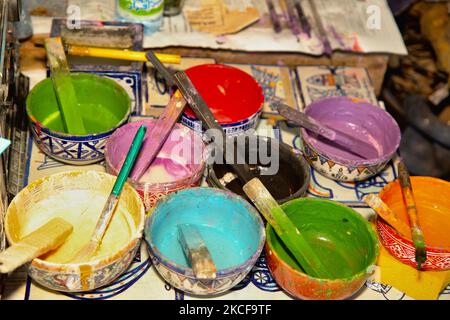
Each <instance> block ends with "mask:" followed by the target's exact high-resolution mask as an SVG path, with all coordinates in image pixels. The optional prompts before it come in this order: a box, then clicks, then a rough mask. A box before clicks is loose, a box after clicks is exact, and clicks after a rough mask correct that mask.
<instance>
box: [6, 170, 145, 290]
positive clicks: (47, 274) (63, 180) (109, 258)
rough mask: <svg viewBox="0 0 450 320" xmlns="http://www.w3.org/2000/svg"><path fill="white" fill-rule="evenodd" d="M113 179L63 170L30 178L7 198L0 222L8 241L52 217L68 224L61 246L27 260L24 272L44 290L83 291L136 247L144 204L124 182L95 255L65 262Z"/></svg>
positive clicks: (120, 265) (118, 267)
mask: <svg viewBox="0 0 450 320" xmlns="http://www.w3.org/2000/svg"><path fill="white" fill-rule="evenodd" d="M114 181H115V177H114V176H111V175H109V174H106V173H101V172H97V171H86V172H82V171H75V172H64V173H60V174H55V175H52V176H48V177H45V178H42V179H39V180H37V181H35V182H33V183H31V184H30V185H28V186H27V187H26V188H25V189H23V190H22V191H21V192H20V193H19V194H18V195H17V196H16V197H15V198H14V199H13V201H12V202H11V204H10V206H9V208H8V210H7V213H6V221H5V222H6V224H5V226H6V235H7V237H8V241H9V243H10V244H14V243H16V242H18V241H19V240H20V239H21V238H22V237H24V236H26V235H27V234H29V233H30V232H32V231H34V230H36V229H37V228H39V227H40V226H42V225H43V224H45V223H46V222H48V221H49V220H50V219H52V218H54V217H61V218H63V219H65V220H67V221H68V222H70V223H71V224H72V225H73V228H74V229H73V232H72V234H71V235H70V236H69V238H68V239H67V240H66V241H65V242H64V244H63V245H62V246H60V247H59V248H58V249H56V250H54V251H52V252H50V253H48V254H46V255H45V256H42V257H39V259H34V260H33V261H32V262H31V264H30V268H29V273H30V276H31V277H32V278H33V279H34V280H36V281H37V282H38V283H40V284H42V285H43V286H46V287H48V288H50V289H55V290H60V291H87V290H92V289H95V288H98V287H100V286H103V285H106V284H108V283H110V282H111V281H112V280H114V279H115V278H116V277H118V276H119V275H120V274H122V272H124V271H125V270H126V268H127V267H128V265H129V264H130V263H131V260H132V258H133V257H134V254H135V252H136V250H137V248H138V246H139V242H140V238H141V236H142V232H143V226H144V219H145V210H144V205H143V203H142V201H141V200H140V198H139V195H138V194H137V192H136V191H135V190H134V189H133V188H132V187H131V186H130V185H129V184H126V185H125V187H124V189H123V191H122V194H121V198H120V201H119V204H118V207H117V209H116V211H115V213H114V216H113V219H112V221H111V223H110V225H109V227H108V229H107V231H106V234H105V237H104V238H103V241H102V244H101V246H100V248H99V251H98V252H97V254H96V255H95V256H93V257H92V258H91V259H89V261H83V262H80V263H72V262H71V261H70V260H71V258H72V257H73V256H74V255H75V254H76V253H77V252H78V251H79V250H80V249H81V248H82V247H83V246H85V245H86V244H87V243H88V242H89V240H90V238H91V235H92V232H93V230H94V228H95V224H96V222H97V219H98V217H99V215H100V213H101V212H102V209H103V206H104V204H105V202H106V199H107V197H108V195H109V193H110V191H111V189H112V186H113V184H114Z"/></svg>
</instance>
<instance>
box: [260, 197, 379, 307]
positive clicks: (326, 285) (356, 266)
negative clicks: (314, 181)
mask: <svg viewBox="0 0 450 320" xmlns="http://www.w3.org/2000/svg"><path fill="white" fill-rule="evenodd" d="M282 208H283V210H284V211H285V212H286V214H287V215H288V216H289V218H290V219H291V221H292V222H293V223H294V224H295V225H296V226H297V228H298V229H299V230H300V231H301V232H302V234H303V236H304V237H305V238H306V240H307V241H308V243H309V244H310V245H311V247H312V248H313V250H314V252H315V253H316V254H317V255H318V256H319V258H320V260H321V261H322V263H323V264H324V266H325V267H326V268H327V269H328V270H330V271H331V272H332V276H331V277H330V279H320V278H314V277H311V276H309V275H307V274H306V273H304V272H303V271H302V268H301V267H300V266H299V265H298V264H297V262H296V260H295V259H294V258H293V257H292V255H291V254H290V252H289V251H288V249H287V248H286V247H285V246H284V244H283V243H282V241H281V240H280V238H278V236H277V234H276V233H275V231H274V229H273V228H272V227H271V226H270V225H267V227H266V256H267V264H268V267H269V270H270V272H271V273H272V275H273V277H274V278H275V281H276V282H277V283H278V285H280V286H281V287H282V288H283V289H284V290H285V291H286V292H287V293H289V294H290V295H292V296H294V297H295V298H298V299H305V300H339V299H346V298H348V297H351V296H352V295H354V294H355V293H356V292H357V291H359V290H360V289H361V287H362V286H363V285H364V283H365V281H366V280H367V278H368V277H369V276H371V275H372V274H373V272H374V270H375V263H376V259H377V257H378V240H377V236H376V233H375V231H374V230H373V229H372V226H371V225H370V224H369V223H368V222H367V221H366V220H365V219H364V218H363V217H362V216H361V215H359V214H358V213H357V212H356V211H354V210H353V209H351V208H349V207H347V206H345V205H343V204H340V203H338V202H334V201H329V200H322V199H315V198H299V199H295V200H291V201H289V202H286V203H284V204H283V205H282Z"/></svg>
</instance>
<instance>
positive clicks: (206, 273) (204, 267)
mask: <svg viewBox="0 0 450 320" xmlns="http://www.w3.org/2000/svg"><path fill="white" fill-rule="evenodd" d="M178 241H179V242H180V244H181V247H182V248H183V251H184V254H185V255H186V257H187V258H188V260H189V262H190V264H191V267H192V270H193V271H194V274H195V277H196V278H197V279H200V280H213V279H215V278H216V272H217V268H216V265H215V264H214V261H213V260H212V257H211V253H210V252H209V250H208V248H207V246H206V243H205V241H204V240H203V238H202V236H201V234H200V232H199V231H198V229H197V228H196V227H195V226H193V225H190V224H182V225H178Z"/></svg>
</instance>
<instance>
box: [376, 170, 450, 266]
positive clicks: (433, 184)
mask: <svg viewBox="0 0 450 320" xmlns="http://www.w3.org/2000/svg"><path fill="white" fill-rule="evenodd" d="M411 183H412V188H413V193H414V198H415V200H416V206H417V212H418V218H419V223H420V225H421V227H422V230H423V234H424V240H425V244H426V249H427V260H426V261H425V263H424V264H422V266H421V269H422V270H435V271H439V270H450V236H449V235H450V182H447V181H444V180H440V179H437V178H432V177H411ZM379 196H380V198H381V199H383V201H384V202H385V203H386V204H387V205H388V206H389V208H391V209H392V211H394V213H396V214H397V216H398V218H399V219H400V220H402V221H404V222H405V223H407V224H408V225H409V219H408V216H407V213H406V207H405V205H404V203H403V196H402V192H401V189H400V183H399V182H398V180H396V181H394V182H391V183H389V184H388V185H386V186H385V187H384V188H383V189H382V190H381V192H380V194H379ZM376 225H377V230H378V234H379V236H380V240H381V243H382V244H383V246H384V247H385V248H386V249H387V250H388V251H389V252H390V254H391V255H393V256H394V257H395V258H397V259H398V260H400V261H401V262H403V263H405V264H407V265H410V266H412V267H414V268H417V263H416V261H415V249H414V244H413V242H412V240H411V236H410V235H408V236H403V235H400V234H399V233H398V232H397V231H396V230H394V229H393V228H392V227H391V226H390V225H388V224H387V222H385V221H384V220H383V219H377V221H376Z"/></svg>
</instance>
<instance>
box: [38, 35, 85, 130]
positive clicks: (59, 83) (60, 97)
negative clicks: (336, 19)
mask: <svg viewBox="0 0 450 320" xmlns="http://www.w3.org/2000/svg"><path fill="white" fill-rule="evenodd" d="M45 48H46V50H47V59H48V63H49V66H50V71H51V75H50V76H51V78H52V81H53V87H54V89H55V94H56V100H57V101H58V107H59V111H60V113H61V119H62V122H63V125H64V130H65V131H66V133H71V134H78V135H82V134H86V129H85V127H84V123H83V118H82V116H81V114H80V113H79V112H78V110H77V108H78V103H77V96H76V93H75V88H74V86H73V83H72V79H71V77H70V69H69V65H68V64H67V59H66V54H65V52H64V47H63V45H62V42H61V38H48V39H46V40H45Z"/></svg>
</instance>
